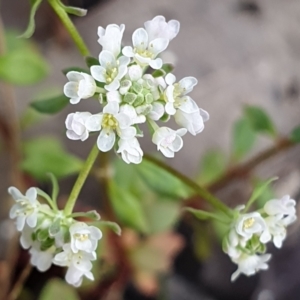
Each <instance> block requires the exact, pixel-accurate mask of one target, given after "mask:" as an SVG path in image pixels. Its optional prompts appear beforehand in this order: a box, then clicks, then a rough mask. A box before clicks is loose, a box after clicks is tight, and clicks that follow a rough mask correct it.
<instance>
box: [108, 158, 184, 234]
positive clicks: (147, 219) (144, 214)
mask: <svg viewBox="0 0 300 300" xmlns="http://www.w3.org/2000/svg"><path fill="white" fill-rule="evenodd" d="M148 165H150V163H148ZM148 165H147V167H148ZM114 166H115V170H114V174H115V175H114V186H112V187H113V188H115V185H117V189H118V192H119V193H123V191H126V192H124V194H123V195H121V196H120V197H119V198H118V199H117V200H115V202H116V203H115V205H114V209H115V210H116V211H117V210H119V211H120V212H119V215H122V214H126V210H127V208H126V207H124V208H123V207H122V206H128V204H127V203H126V202H130V203H131V202H132V203H135V206H137V207H138V208H135V211H136V213H138V211H139V215H140V218H142V219H143V221H141V223H143V224H144V225H143V226H144V228H143V230H144V231H146V233H147V234H152V233H158V232H163V231H167V230H169V229H171V228H172V227H173V226H174V224H175V223H176V221H177V220H178V216H179V213H180V206H181V204H180V202H178V201H174V200H178V199H179V197H178V195H177V194H176V195H174V193H171V194H172V196H170V192H168V193H165V189H164V190H162V193H160V192H158V191H157V190H152V185H151V186H149V184H148V183H147V180H148V179H149V177H148V176H146V177H143V176H141V174H140V171H139V170H140V169H139V166H137V165H127V164H125V163H124V162H123V161H122V160H116V161H115V164H114ZM143 168H145V165H144V166H143ZM151 170H152V169H151ZM150 174H152V173H150ZM151 176H152V175H151ZM157 176H161V174H160V173H157ZM159 178H160V180H162V181H164V182H165V184H168V181H166V179H165V178H163V177H159ZM152 184H154V182H153V183H152ZM170 188H171V187H170ZM158 190H159V191H161V189H158ZM166 194H167V196H166ZM126 195H127V197H128V198H129V199H130V200H124V201H125V204H124V203H122V201H123V200H122V199H123V197H125V196H126ZM114 198H117V195H115V196H114ZM117 201H118V202H117ZM124 201H123V202H124ZM117 205H119V206H118V207H117ZM131 205H132V204H131ZM122 210H125V212H123V211H122ZM128 210H129V209H128ZM123 219H124V217H123ZM126 219H129V220H130V222H132V219H133V215H131V214H130V211H129V212H128V217H126ZM120 220H122V219H121V218H120ZM124 224H125V225H127V226H130V227H134V228H136V227H137V224H135V225H132V224H130V223H128V221H127V220H126V222H125V223H124ZM128 224H129V225H128ZM138 229H139V231H141V230H140V228H138Z"/></svg>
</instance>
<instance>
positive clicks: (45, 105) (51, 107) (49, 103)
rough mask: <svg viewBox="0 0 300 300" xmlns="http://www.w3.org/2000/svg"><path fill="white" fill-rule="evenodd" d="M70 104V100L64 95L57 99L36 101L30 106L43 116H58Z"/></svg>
mask: <svg viewBox="0 0 300 300" xmlns="http://www.w3.org/2000/svg"><path fill="white" fill-rule="evenodd" d="M68 104H69V98H67V97H66V96H65V95H63V94H62V95H59V96H56V97H51V98H48V99H44V100H38V101H34V102H32V103H31V104H30V106H31V107H32V108H34V109H35V110H36V111H38V112H39V113H42V114H56V113H58V112H59V111H61V110H62V109H64V108H65V107H66V106H67V105H68Z"/></svg>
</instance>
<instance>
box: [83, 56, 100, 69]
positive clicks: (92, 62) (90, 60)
mask: <svg viewBox="0 0 300 300" xmlns="http://www.w3.org/2000/svg"><path fill="white" fill-rule="evenodd" d="M85 62H86V64H87V66H88V67H89V68H90V67H92V66H98V65H99V60H98V59H97V58H95V57H92V56H87V57H86V58H85Z"/></svg>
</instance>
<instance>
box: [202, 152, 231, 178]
mask: <svg viewBox="0 0 300 300" xmlns="http://www.w3.org/2000/svg"><path fill="white" fill-rule="evenodd" d="M226 166H227V160H226V157H225V155H224V153H223V152H221V151H218V150H210V151H209V152H207V153H205V154H204V156H203V158H202V160H201V167H200V175H199V176H198V181H199V182H200V183H201V184H208V183H211V182H213V181H215V180H217V179H218V178H220V176H221V175H222V174H223V173H224V172H225V170H226Z"/></svg>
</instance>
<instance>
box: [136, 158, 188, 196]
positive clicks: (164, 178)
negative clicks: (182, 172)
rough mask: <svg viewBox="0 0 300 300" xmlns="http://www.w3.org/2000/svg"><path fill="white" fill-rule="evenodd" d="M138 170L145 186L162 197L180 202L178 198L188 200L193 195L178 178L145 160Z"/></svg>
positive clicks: (138, 166) (137, 167)
mask: <svg viewBox="0 0 300 300" xmlns="http://www.w3.org/2000/svg"><path fill="white" fill-rule="evenodd" d="M136 170H137V171H138V173H139V174H140V176H141V178H142V179H143V180H144V182H145V184H146V185H148V186H149V187H150V188H151V189H152V190H153V191H155V192H156V193H158V194H159V195H160V196H166V197H169V198H171V199H174V200H178V198H187V197H189V196H190V195H191V190H190V189H189V188H188V187H187V186H186V185H185V184H184V183H182V182H181V181H180V180H179V179H178V178H176V177H175V176H173V175H172V174H170V173H168V172H167V171H165V170H163V169H161V168H159V167H157V166H156V165H154V164H152V163H151V162H148V161H146V160H143V161H142V163H140V164H139V165H137V166H136Z"/></svg>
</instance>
